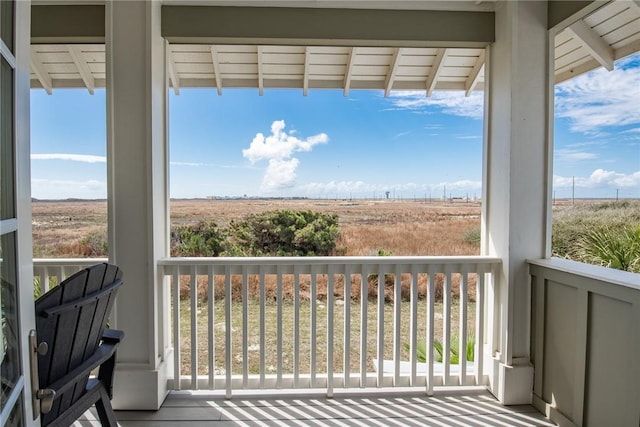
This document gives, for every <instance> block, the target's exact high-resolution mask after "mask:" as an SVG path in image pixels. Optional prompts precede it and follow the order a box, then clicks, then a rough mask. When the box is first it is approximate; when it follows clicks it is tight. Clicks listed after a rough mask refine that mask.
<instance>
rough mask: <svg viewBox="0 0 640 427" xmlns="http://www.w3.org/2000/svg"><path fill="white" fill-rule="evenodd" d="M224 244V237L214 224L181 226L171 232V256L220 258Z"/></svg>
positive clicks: (210, 222)
mask: <svg viewBox="0 0 640 427" xmlns="http://www.w3.org/2000/svg"><path fill="white" fill-rule="evenodd" d="M225 242H226V235H225V233H224V231H222V230H220V229H219V228H218V226H217V225H216V223H215V222H212V221H200V222H199V223H197V224H195V225H181V226H178V227H174V228H173V229H172V230H171V256H183V257H186V256H205V257H216V256H220V255H221V254H222V252H223V251H224V249H225Z"/></svg>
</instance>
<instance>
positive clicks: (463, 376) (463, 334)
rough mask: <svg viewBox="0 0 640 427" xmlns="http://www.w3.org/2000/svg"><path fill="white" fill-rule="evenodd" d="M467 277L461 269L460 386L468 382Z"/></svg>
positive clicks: (464, 269) (464, 267)
mask: <svg viewBox="0 0 640 427" xmlns="http://www.w3.org/2000/svg"><path fill="white" fill-rule="evenodd" d="M467 275H468V270H467V268H466V266H462V267H461V269H460V299H459V303H460V307H459V310H460V327H459V330H458V332H459V333H458V336H459V339H458V344H459V346H458V368H459V369H458V373H459V374H460V385H466V382H467V340H468V336H467V335H468V334H467V306H468V297H467Z"/></svg>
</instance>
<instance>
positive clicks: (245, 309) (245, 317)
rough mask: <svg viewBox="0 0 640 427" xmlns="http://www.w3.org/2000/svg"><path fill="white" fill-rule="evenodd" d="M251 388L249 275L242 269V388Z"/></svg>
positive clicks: (245, 268)
mask: <svg viewBox="0 0 640 427" xmlns="http://www.w3.org/2000/svg"><path fill="white" fill-rule="evenodd" d="M248 386H249V274H248V273H247V266H246V265H245V266H243V267H242V388H247V387H248Z"/></svg>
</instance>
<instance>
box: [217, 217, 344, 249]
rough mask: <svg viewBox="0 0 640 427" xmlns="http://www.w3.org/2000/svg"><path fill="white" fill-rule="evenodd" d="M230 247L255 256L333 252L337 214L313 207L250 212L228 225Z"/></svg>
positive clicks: (336, 233)
mask: <svg viewBox="0 0 640 427" xmlns="http://www.w3.org/2000/svg"><path fill="white" fill-rule="evenodd" d="M229 234H230V236H231V238H230V243H231V247H230V248H232V249H231V250H233V251H235V252H237V251H239V250H240V249H239V248H242V251H241V252H246V253H248V254H250V255H255V256H313V255H332V254H333V252H334V250H335V248H336V241H337V239H338V216H337V215H334V214H325V213H319V212H312V211H290V210H276V211H269V212H263V213H260V214H253V215H249V216H248V217H247V218H245V219H244V220H242V221H240V222H232V223H231V225H230V226H229Z"/></svg>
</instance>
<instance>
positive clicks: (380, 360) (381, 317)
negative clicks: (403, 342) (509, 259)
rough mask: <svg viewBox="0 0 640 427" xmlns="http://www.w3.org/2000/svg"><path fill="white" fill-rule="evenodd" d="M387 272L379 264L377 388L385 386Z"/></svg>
mask: <svg viewBox="0 0 640 427" xmlns="http://www.w3.org/2000/svg"><path fill="white" fill-rule="evenodd" d="M384 275H385V270H384V269H383V268H382V266H381V265H380V264H378V350H377V357H378V360H377V362H378V378H377V387H382V386H383V385H384V279H385V277H384Z"/></svg>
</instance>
